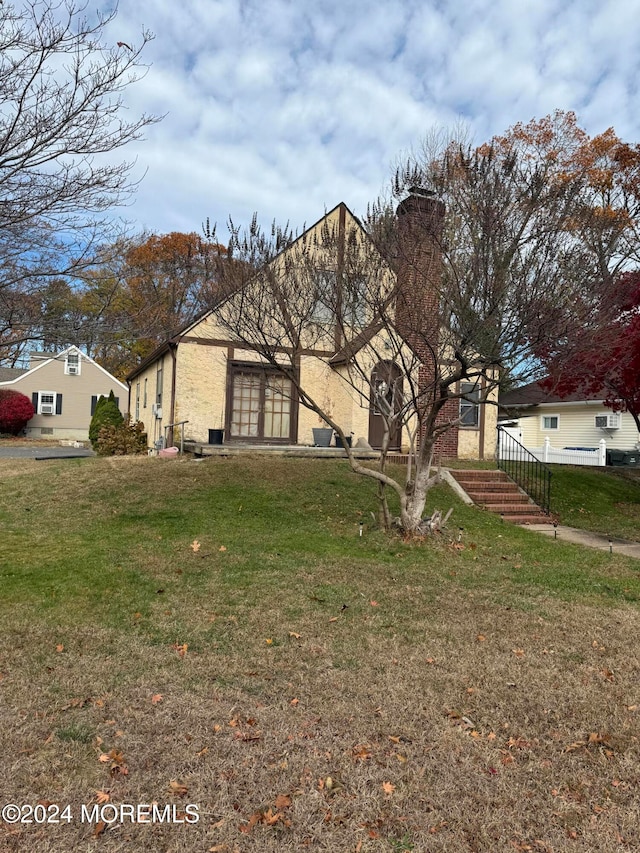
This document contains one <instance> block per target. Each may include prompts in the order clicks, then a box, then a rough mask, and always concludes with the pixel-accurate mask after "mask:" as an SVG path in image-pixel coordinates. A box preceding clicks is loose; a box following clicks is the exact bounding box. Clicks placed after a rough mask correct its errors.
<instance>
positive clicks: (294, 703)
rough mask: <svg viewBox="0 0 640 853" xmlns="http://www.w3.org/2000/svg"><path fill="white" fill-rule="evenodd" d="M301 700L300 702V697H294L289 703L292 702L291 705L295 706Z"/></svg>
mask: <svg viewBox="0 0 640 853" xmlns="http://www.w3.org/2000/svg"><path fill="white" fill-rule="evenodd" d="M299 702H300V700H299V699H292V700H291V702H289V704H290V705H293V706H294V707H295V706H296V705H298V704H299Z"/></svg>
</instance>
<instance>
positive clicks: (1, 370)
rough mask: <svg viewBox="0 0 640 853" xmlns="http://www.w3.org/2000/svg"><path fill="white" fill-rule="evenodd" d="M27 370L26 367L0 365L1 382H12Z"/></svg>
mask: <svg viewBox="0 0 640 853" xmlns="http://www.w3.org/2000/svg"><path fill="white" fill-rule="evenodd" d="M26 372H27V371H26V369H22V368H20V367H0V383H2V382H12V381H13V380H14V379H17V378H18V377H19V376H22V374H23V373H26Z"/></svg>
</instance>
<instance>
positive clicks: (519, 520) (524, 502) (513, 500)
mask: <svg viewBox="0 0 640 853" xmlns="http://www.w3.org/2000/svg"><path fill="white" fill-rule="evenodd" d="M451 474H452V475H453V476H454V477H455V479H456V480H457V482H458V483H459V484H460V486H462V488H463V489H464V490H465V492H466V493H467V494H468V495H469V497H470V498H471V500H472V501H473V502H474V503H475V504H478V505H480V506H483V507H484V509H486V510H488V511H489V512H493V513H495V514H496V515H500V516H502V519H503V521H509V522H511V523H512V524H540V523H541V522H545V521H549V520H550V519H549V516H548V515H547V514H546V513H544V512H543V511H542V510H541V509H540V507H538V506H536V505H535V504H534V503H531V501H530V500H529V498H528V496H527V495H525V494H524V493H523V492H522V491H521V490H520V489H519V488H518V485H517V484H516V483H514V482H513V480H512V479H511V478H510V477H508V476H507V475H506V474H505V473H504V471H452V472H451Z"/></svg>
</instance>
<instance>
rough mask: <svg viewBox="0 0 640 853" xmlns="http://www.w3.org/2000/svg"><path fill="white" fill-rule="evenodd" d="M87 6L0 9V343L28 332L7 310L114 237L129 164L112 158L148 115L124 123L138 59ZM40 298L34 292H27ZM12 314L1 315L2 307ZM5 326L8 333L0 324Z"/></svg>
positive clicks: (40, 3) (130, 188)
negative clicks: (113, 214)
mask: <svg viewBox="0 0 640 853" xmlns="http://www.w3.org/2000/svg"><path fill="white" fill-rule="evenodd" d="M87 5H88V4H87V3H84V4H78V3H76V2H75V0H67V2H58V0H26V2H24V3H23V4H20V5H18V4H11V3H3V4H2V5H0V294H2V298H1V300H0V328H3V329H5V333H4V336H3V340H2V344H3V345H4V346H5V347H6V346H7V344H8V343H10V342H12V341H13V342H15V343H16V344H19V342H20V341H21V340H24V339H25V338H26V337H29V335H30V334H31V332H30V324H29V322H28V320H27V319H26V318H25V317H21V316H20V312H18V313H16V312H15V306H16V305H17V304H19V303H20V300H21V299H22V308H23V311H22V313H23V314H24V313H25V312H26V313H27V315H28V313H29V312H28V311H27V306H28V305H29V300H30V299H32V298H33V297H37V295H38V292H39V290H40V288H41V287H42V285H43V282H44V281H46V280H47V279H51V278H60V277H61V276H66V277H69V278H71V279H72V278H73V277H75V276H77V275H79V274H81V273H82V271H83V270H84V269H85V268H86V267H87V266H88V265H90V263H91V262H92V259H93V254H94V252H95V250H96V248H97V246H98V245H99V244H101V243H102V244H103V243H105V242H108V241H109V240H112V239H113V237H114V230H115V227H116V226H115V222H114V220H109V219H108V218H107V216H106V214H107V212H108V211H110V210H111V209H112V208H113V207H114V206H115V205H119V204H123V203H125V202H126V201H127V200H128V199H129V198H130V197H131V194H132V193H133V192H134V191H135V188H136V182H135V181H133V180H132V178H131V169H132V166H133V163H131V162H126V161H123V162H120V163H118V162H115V163H114V161H113V159H112V158H111V157H110V156H109V155H111V154H112V153H113V152H115V151H117V150H118V149H120V148H122V147H123V146H125V145H126V144H127V143H129V142H131V141H133V140H136V139H140V138H141V136H142V134H143V131H144V129H145V128H146V127H147V126H149V125H150V124H151V123H153V122H154V121H156V120H157V119H156V118H154V117H152V116H149V115H142V116H140V117H139V118H135V119H133V120H131V121H128V120H126V119H125V115H124V109H123V100H122V96H123V92H124V90H125V89H126V88H127V86H129V85H130V84H131V83H134V82H135V81H136V80H137V79H138V78H139V77H140V76H141V75H142V74H144V73H145V71H146V67H145V66H144V65H143V64H142V63H141V54H142V51H143V49H144V47H145V45H146V44H147V42H148V41H149V40H150V39H151V38H152V36H151V34H150V33H149V32H143V33H142V34H141V39H140V43H139V45H134V46H133V47H130V46H129V45H125V44H124V43H113V42H112V41H111V39H110V38H109V37H108V33H107V29H108V27H109V25H110V24H111V23H112V22H113V20H114V19H115V17H116V13H117V10H116V9H114V10H113V11H111V12H108V13H106V14H102V13H100V12H98V13H97V14H96V15H95V17H94V18H93V20H90V19H89V17H88V16H87V15H86V9H87ZM33 302H34V303H35V302H37V298H35V299H33ZM7 311H9V312H11V313H10V314H6V312H7ZM6 327H9V331H8V332H7V331H6Z"/></svg>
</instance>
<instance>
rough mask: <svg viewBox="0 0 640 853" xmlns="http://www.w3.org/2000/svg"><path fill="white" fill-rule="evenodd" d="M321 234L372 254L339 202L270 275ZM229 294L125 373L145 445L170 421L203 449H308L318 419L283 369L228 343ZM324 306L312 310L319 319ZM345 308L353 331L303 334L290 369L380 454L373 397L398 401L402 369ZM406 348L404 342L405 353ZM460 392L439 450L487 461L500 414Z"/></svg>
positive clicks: (416, 204) (410, 203) (164, 435)
mask: <svg viewBox="0 0 640 853" xmlns="http://www.w3.org/2000/svg"><path fill="white" fill-rule="evenodd" d="M403 204H405V203H401V205H400V208H399V210H401V212H404V213H407V215H408V216H416V215H422V214H424V212H425V206H429V205H433V204H434V201H433V200H431V199H429V198H423V197H420V196H417V195H416V196H415V197H412V198H410V199H408V200H407V202H406V204H405V206H404V208H403ZM437 204H440V203H439V202H437ZM326 232H331V233H335V234H338V235H340V234H342V235H344V234H345V233H349V234H356V235H357V240H359V241H362V245H363V246H364V245H365V244H366V247H367V248H368V249H369V250H370V249H371V248H372V246H373V244H372V243H371V241H370V239H369V237H368V236H367V234H366V232H365V231H364V229H363V228H362V226H361V225H360V223H359V221H358V220H357V219H356V217H354V215H353V214H352V213H351V211H350V210H349V208H348V207H347V206H346V205H345V204H344V203H340V204H338V205H337V206H336V207H335V208H334V209H333V210H331V211H330V212H329V213H327V214H326V215H325V216H323V217H322V218H321V219H320V220H319V221H318V222H316V223H315V224H314V225H312V226H311V227H310V228H308V229H307V230H306V231H305V232H304V233H303V234H302V235H300V237H299V238H298V239H297V240H296V241H295V242H294V243H293V245H291V246H289V247H288V248H287V249H285V250H284V251H283V253H281V255H279V256H277V257H276V258H275V259H274V260H273V261H272V264H273V265H274V269H275V267H278V268H279V270H280V272H281V273H282V270H283V269H289V268H291V269H294V270H295V265H296V263H297V261H296V260H295V252H296V251H298V250H299V248H300V245H301V243H300V241H303V242H304V245H305V246H307V247H309V246H314V245H318V244H319V243H321V242H322V240H321V238H320V235H321V234H323V233H326ZM292 257H294V261H293V262H292V263H290V265H289V267H287V259H289V260H290V259H291V258H292ZM341 257H342V258H343V257H344V249H343V250H342V255H341V249H340V244H338V246H337V249H336V256H335V257H332V258H323V259H322V261H321V262H319V266H320V267H323V266H324V267H326V268H327V270H328V272H327V276H328V277H330V276H331V275H332V274H333V277H334V278H333V280H334V282H335V280H336V272H335V270H336V269H338V270H339V268H340V263H341V262H344V261H341ZM332 269H333V270H334V272H333V273H331V270H332ZM380 270H381V271H380V276H381V278H382V279H388V280H389V281H393V282H396V281H397V286H398V288H400V287H401V286H403V285H404V282H403V281H401V278H402V275H403V273H402V268H401V267H400V269H399V270H398V273H397V274H396V273H395V272H394V271H392V269H391V267H390V266H389V265H388V264H383V265H382V266H381V268H380ZM274 274H275V273H274ZM410 284H411V283H410V282H407V286H409V285H410ZM231 298H234V296H230V297H229V296H228V297H227V298H226V299H224V300H221V302H220V303H219V304H218V305H217V306H216V305H214V306H213V307H212V308H211V310H209V311H207V312H206V313H204V314H203V315H202V316H200V317H198V318H197V319H196V320H194V321H193V322H192V323H190V324H188V325H186V326H185V327H183V328H182V329H180V330H179V331H178V332H177V333H176V334H175V335H173V336H172V337H171V338H169V339H168V340H166V341H164V342H163V343H162V344H161V345H160V346H159V347H158V348H157V349H156V350H155V351H154V352H152V353H151V354H150V355H149V356H148V357H147V358H145V359H144V360H143V361H142V362H141V364H140V365H139V366H138V367H137V368H136V369H134V370H133V371H131V372H130V373H129V375H128V376H127V381H128V384H129V387H130V398H129V408H130V411H131V414H132V417H133V418H134V419H135V420H141V421H142V422H143V423H144V426H145V430H146V433H147V435H148V437H149V441H150V443H155V442H159V441H160V442H161V441H163V440H165V439H166V440H168V441H171V440H172V438H173V434H172V429H173V425H174V424H178V423H180V422H186V423H185V426H184V434H185V437H186V438H188V439H191V440H194V441H196V442H201V443H208V442H212V441H214V438H215V435H216V431H220V430H223V431H224V441H225V444H227V443H229V444H239V445H240V444H254V445H255V444H260V445H263V444H265V445H278V444H281V445H295V444H300V445H312V444H314V438H313V434H312V430H313V429H314V428H317V427H319V426H321V422H320V421H319V419H318V416H317V414H316V413H315V412H313V411H311V410H310V409H308V408H306V407H305V406H303V405H301V404H300V402H299V400H298V397H297V394H296V389H295V387H294V386H293V384H292V382H291V381H290V380H289V379H288V378H287V377H286V376H285V375H283V373H282V372H281V371H278V369H277V368H275V367H274V366H273V365H267V364H266V362H265V361H264V360H263V359H261V358H260V357H259V356H258V354H257V353H256V351H255V350H252V349H251V348H248V347H247V346H246V342H245V343H244V344H243V343H240V342H239V341H238V340H237V339H234V337H233V335H232V334H230V332H229V331H228V328H229V327H228V325H227V326H225V325H224V324H222V323H221V322H220V316H221V314H220V312H221V310H223V307H224V305H227V304H228V300H229V299H231ZM325 308H326V306H324V308H323V306H319V308H318V311H319V313H322V312H323V311H324V309H325ZM352 309H353V310H352V316H353V334H352V335H350V336H349V338H348V339H347V340H345V339H343V338H341V336H340V335H339V334H335V336H334V335H325V336H324V337H321V336H320V337H318V336H316V337H313V336H309V338H308V340H307V342H306V344H305V346H303V347H301V349H300V354H299V355H296V359H297V360H296V365H295V369H296V371H298V375H299V376H300V382H301V386H302V387H303V388H304V389H307V390H308V391H309V393H310V394H311V395H312V396H313V397H314V398H315V399H316V401H318V402H321V403H322V405H323V409H324V410H325V411H326V410H327V409H330V410H331V414H332V417H333V419H334V421H335V422H336V423H339V424H340V425H341V427H342V429H343V430H344V432H345V434H347V435H349V433H351V434H352V435H353V439H354V441H357V440H358V439H359V438H364V439H366V440H367V441H368V442H369V444H370V445H371V446H372V447H373V448H379V447H380V446H381V442H382V435H383V428H382V418H381V416H380V413H379V411H378V410H377V406H376V402H375V394H376V393H378V394H380V389H381V388H384V389H388V391H385V392H384V393H386V399H387V400H388V402H389V404H390V405H395V401H396V400H399V399H400V398H401V397H402V382H403V372H402V369H401V366H400V365H399V364H396V363H392V362H391V361H390V360H388V359H382V360H378V361H375V360H371V359H372V355H371V354H372V352H374V351H377V352H378V353H380V352H384V348H385V340H384V335H385V330H384V329H382V328H381V327H380V325H379V324H378V325H377V324H376V323H375V322H373V321H372V322H367V319H366V316H365V315H366V310H365V309H364V308H362V306H360V305H359V304H357V300H355V301H354V304H353V306H352ZM433 313H434V314H435V312H433ZM387 331H388V330H387ZM245 341H246V339H245ZM410 343H411V342H410V341H407V343H406V344H405V345H404V346H406V348H407V349H409V347H410ZM373 344H377V346H372V345H373ZM367 359H369V361H367ZM354 360H358V367H359V373H360V375H362V376H363V377H365V381H364V382H363V384H362V387H354V382H353V378H352V376H350V375H349V370H350V366H353V364H354ZM407 361H408V359H407V360H406V361H405V362H404V363H405V364H406V363H407ZM415 361H416V359H415V352H414V362H415ZM392 385H393V388H392V387H391V386H392ZM462 390H463V391H467V392H468V397H467V399H465V400H463V401H462V402H460V401H458V400H457V399H455V400H453V401H450V403H447V406H448V407H449V408H448V411H447V412H446V413H445V416H446V417H448V418H451V416H452V415H453V418H454V419H457V418H460V422H459V424H456V425H455V426H454V427H453V428H452V429H450V430H449V431H448V432H447V433H445V434H444V435H443V437H442V439H441V440H440V445H439V447H438V449H439V451H440V453H441V454H442V455H444V456H449V457H455V456H459V457H463V458H472V459H478V458H489V457H492V456H493V453H494V447H495V425H496V417H497V408H496V406H495V405H493V406H492V405H486V404H484V403H481V402H480V401H479V395H478V394H477V392H476V391H474V389H473V387H471V386H470V387H469V388H468V389H467V388H463V389H462ZM474 394H475V395H476V397H478V399H474ZM494 402H495V400H494ZM452 405H453V407H454V410H455V411H453V412H452V410H451V406H452ZM408 445H409V434H408V432H407V429H406V427H403V429H402V431H400V430H398V431H397V434H395V435H393V436H391V445H390V449H392V450H395V451H403V450H406V449H407V448H408Z"/></svg>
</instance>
